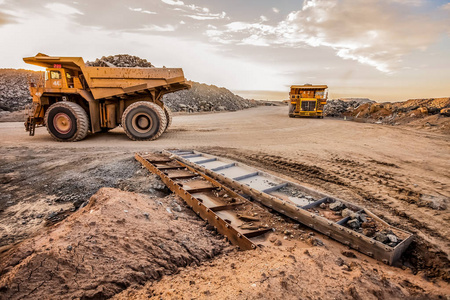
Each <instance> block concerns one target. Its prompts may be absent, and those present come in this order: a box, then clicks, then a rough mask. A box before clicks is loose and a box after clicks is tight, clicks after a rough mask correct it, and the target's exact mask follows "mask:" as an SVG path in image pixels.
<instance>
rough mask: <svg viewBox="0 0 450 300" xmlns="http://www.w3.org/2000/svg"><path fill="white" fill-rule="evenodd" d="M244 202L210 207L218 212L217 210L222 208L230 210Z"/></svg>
mask: <svg viewBox="0 0 450 300" xmlns="http://www.w3.org/2000/svg"><path fill="white" fill-rule="evenodd" d="M242 204H244V202H240V203H233V204H228V205H219V206H213V207H210V208H209V209H211V210H212V211H214V212H217V211H221V210H230V209H233V208H235V207H238V206H240V205H242Z"/></svg>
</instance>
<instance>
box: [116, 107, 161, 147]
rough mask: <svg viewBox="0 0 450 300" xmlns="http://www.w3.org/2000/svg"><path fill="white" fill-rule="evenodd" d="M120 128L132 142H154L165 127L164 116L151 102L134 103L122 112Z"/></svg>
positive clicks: (159, 108)
mask: <svg viewBox="0 0 450 300" xmlns="http://www.w3.org/2000/svg"><path fill="white" fill-rule="evenodd" d="M122 127H123V129H124V130H125V133H126V134H127V136H128V137H129V138H130V139H132V140H133V141H151V140H155V139H157V138H159V137H160V136H161V134H162V133H163V132H164V130H165V129H166V127H167V120H166V114H165V113H164V110H163V109H162V108H161V107H159V106H158V105H157V104H155V103H153V102H147V101H139V102H135V103H133V104H131V105H130V106H128V107H127V109H125V111H124V112H123V115H122Z"/></svg>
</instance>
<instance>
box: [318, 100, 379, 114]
mask: <svg viewBox="0 0 450 300" xmlns="http://www.w3.org/2000/svg"><path fill="white" fill-rule="evenodd" d="M366 103H375V101H373V100H370V99H368V98H340V99H333V100H328V101H327V104H326V105H325V107H324V115H325V116H328V117H342V116H343V115H344V113H347V112H352V111H354V110H355V109H357V108H358V107H359V106H361V105H363V104H366Z"/></svg>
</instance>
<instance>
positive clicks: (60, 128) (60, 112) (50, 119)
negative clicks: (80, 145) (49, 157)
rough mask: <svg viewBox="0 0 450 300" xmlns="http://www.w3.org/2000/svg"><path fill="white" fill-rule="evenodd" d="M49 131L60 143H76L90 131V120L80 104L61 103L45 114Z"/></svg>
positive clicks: (54, 105)
mask: <svg viewBox="0 0 450 300" xmlns="http://www.w3.org/2000/svg"><path fill="white" fill-rule="evenodd" d="M44 119H45V124H46V126H47V131H48V133H50V135H51V136H52V137H53V138H54V139H55V140H57V141H58V142H76V141H80V140H82V139H84V138H85V137H86V136H87V134H88V130H89V118H88V115H87V113H86V111H85V110H84V109H83V108H82V107H81V106H80V105H78V104H76V103H73V102H68V101H61V102H56V103H54V104H52V105H51V106H50V107H49V108H48V109H47V111H46V112H45V116H44Z"/></svg>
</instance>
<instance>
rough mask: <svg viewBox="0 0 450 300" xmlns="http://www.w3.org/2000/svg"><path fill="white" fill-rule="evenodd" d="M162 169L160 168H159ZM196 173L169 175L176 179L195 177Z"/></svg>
mask: <svg viewBox="0 0 450 300" xmlns="http://www.w3.org/2000/svg"><path fill="white" fill-rule="evenodd" d="M159 170H160V169H159ZM196 176H197V175H196V174H192V175H187V174H186V175H173V176H170V175H169V176H168V177H169V178H170V179H172V180H175V179H189V178H193V177H196Z"/></svg>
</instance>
